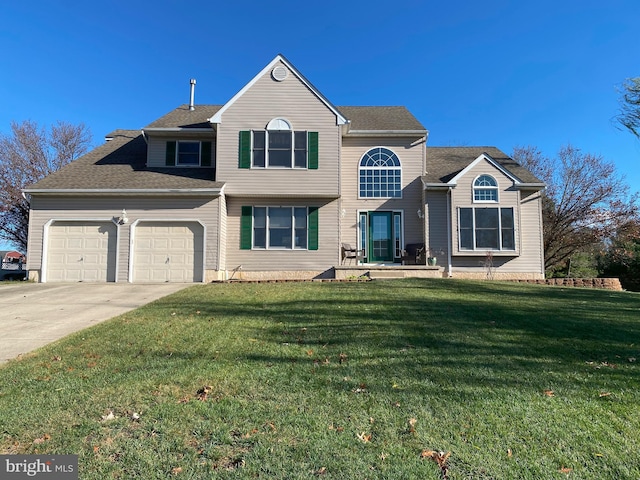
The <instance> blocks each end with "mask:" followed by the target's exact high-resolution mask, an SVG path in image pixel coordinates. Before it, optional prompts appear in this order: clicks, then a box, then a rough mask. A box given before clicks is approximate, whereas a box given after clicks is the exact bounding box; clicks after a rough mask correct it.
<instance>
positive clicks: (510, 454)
mask: <svg viewBox="0 0 640 480" xmlns="http://www.w3.org/2000/svg"><path fill="white" fill-rule="evenodd" d="M507 457H509V458H511V457H513V452H512V451H511V449H510V448H507Z"/></svg>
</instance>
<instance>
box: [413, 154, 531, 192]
mask: <svg viewBox="0 0 640 480" xmlns="http://www.w3.org/2000/svg"><path fill="white" fill-rule="evenodd" d="M483 155H486V156H487V157H488V158H491V160H492V161H493V164H494V165H499V166H500V167H501V168H502V169H503V170H505V171H507V172H509V173H510V175H511V177H514V178H517V179H518V180H519V181H520V182H522V183H521V185H532V186H536V187H542V186H544V183H543V182H542V180H540V179H539V178H537V177H536V176H535V175H533V174H532V173H531V172H530V171H529V170H527V169H526V168H524V167H523V166H521V165H520V164H519V163H518V162H516V161H515V160H513V159H512V158H511V157H509V156H508V155H507V154H505V153H504V152H502V151H501V150H499V149H498V148H496V147H427V148H426V172H425V175H424V176H423V177H422V180H423V182H424V184H425V185H430V186H434V187H435V186H438V185H440V186H447V185H455V183H454V184H452V183H451V182H452V180H453V179H454V178H456V177H458V178H459V176H460V174H461V173H462V171H463V170H465V169H466V168H467V167H469V165H470V164H471V163H473V162H474V161H477V160H478V159H479V158H484V157H483Z"/></svg>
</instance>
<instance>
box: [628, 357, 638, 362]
mask: <svg viewBox="0 0 640 480" xmlns="http://www.w3.org/2000/svg"><path fill="white" fill-rule="evenodd" d="M627 360H629V363H633V362H635V361H636V357H629V358H627Z"/></svg>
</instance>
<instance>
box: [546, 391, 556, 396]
mask: <svg viewBox="0 0 640 480" xmlns="http://www.w3.org/2000/svg"><path fill="white" fill-rule="evenodd" d="M544 394H545V395H546V396H547V397H553V396H554V395H555V394H554V393H553V390H545V391H544Z"/></svg>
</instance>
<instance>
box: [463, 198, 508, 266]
mask: <svg viewBox="0 0 640 480" xmlns="http://www.w3.org/2000/svg"><path fill="white" fill-rule="evenodd" d="M463 208H469V209H471V210H472V211H473V215H472V216H471V220H472V222H473V225H472V228H471V232H472V235H473V237H472V241H473V249H470V248H462V235H460V225H461V220H460V213H461V211H462V209H463ZM483 208H487V207H473V206H470V207H458V225H457V230H458V232H457V233H458V252H459V253H461V254H464V253H477V252H509V253H512V252H513V253H517V252H518V238H517V229H516V209H515V208H514V207H500V206H498V205H496V206H494V207H488V208H495V209H497V210H498V245H499V248H486V247H483V248H476V210H477V209H483ZM503 208H510V209H511V211H512V215H513V248H502V212H501V210H502V209H503Z"/></svg>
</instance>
